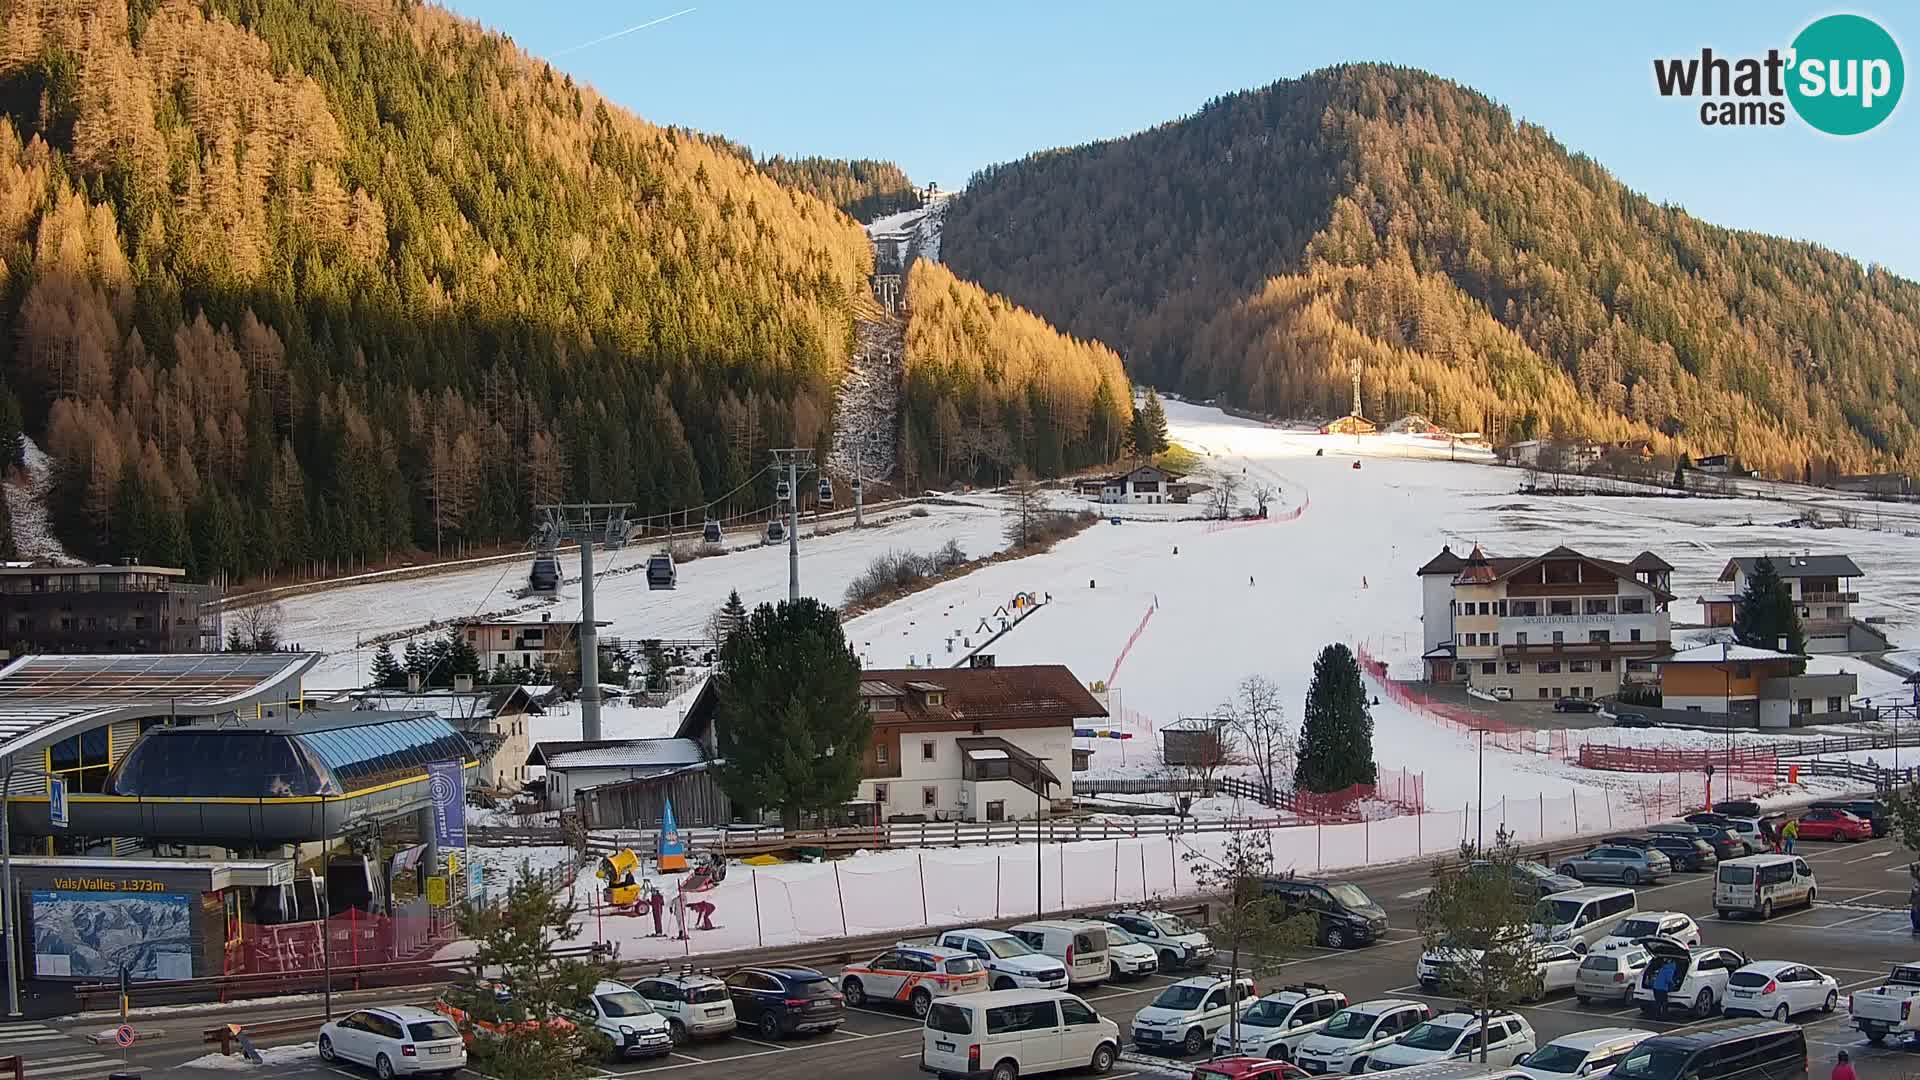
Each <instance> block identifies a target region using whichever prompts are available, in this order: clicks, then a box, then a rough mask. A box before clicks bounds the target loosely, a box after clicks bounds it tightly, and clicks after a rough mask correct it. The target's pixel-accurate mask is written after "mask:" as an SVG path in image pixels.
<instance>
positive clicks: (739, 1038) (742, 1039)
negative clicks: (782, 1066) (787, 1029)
mask: <svg viewBox="0 0 1920 1080" xmlns="http://www.w3.org/2000/svg"><path fill="white" fill-rule="evenodd" d="M733 1041H734V1042H743V1043H750V1044H752V1045H754V1046H764V1047H767V1048H768V1049H771V1050H786V1049H789V1048H788V1047H785V1046H781V1045H779V1044H777V1043H770V1042H761V1041H760V1040H759V1039H749V1038H747V1037H746V1036H745V1035H735V1036H733Z"/></svg>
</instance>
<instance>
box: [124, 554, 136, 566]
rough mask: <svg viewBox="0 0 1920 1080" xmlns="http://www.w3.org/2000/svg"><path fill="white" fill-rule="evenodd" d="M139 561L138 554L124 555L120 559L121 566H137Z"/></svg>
mask: <svg viewBox="0 0 1920 1080" xmlns="http://www.w3.org/2000/svg"><path fill="white" fill-rule="evenodd" d="M139 562H140V556H138V555H124V556H122V557H121V559H120V565H121V566H137V565H139Z"/></svg>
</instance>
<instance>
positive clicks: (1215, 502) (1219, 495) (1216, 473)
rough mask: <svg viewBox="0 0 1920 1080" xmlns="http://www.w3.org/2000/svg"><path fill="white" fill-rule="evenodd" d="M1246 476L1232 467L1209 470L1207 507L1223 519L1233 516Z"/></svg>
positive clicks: (1215, 515)
mask: <svg viewBox="0 0 1920 1080" xmlns="http://www.w3.org/2000/svg"><path fill="white" fill-rule="evenodd" d="M1245 480H1246V476H1245V475H1244V474H1242V473H1237V472H1234V471H1233V470H1232V469H1224V468H1222V469H1210V470H1208V472H1207V479H1206V482H1207V485H1208V488H1209V490H1208V491H1207V508H1208V510H1209V511H1211V513H1212V515H1213V516H1214V517H1216V518H1220V519H1222V520H1224V519H1226V518H1230V517H1232V516H1233V508H1234V503H1235V501H1236V500H1237V499H1238V498H1239V496H1240V485H1241V484H1242V483H1244V482H1245Z"/></svg>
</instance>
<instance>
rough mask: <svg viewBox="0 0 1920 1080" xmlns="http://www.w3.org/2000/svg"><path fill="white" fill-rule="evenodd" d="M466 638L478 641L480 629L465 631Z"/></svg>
mask: <svg viewBox="0 0 1920 1080" xmlns="http://www.w3.org/2000/svg"><path fill="white" fill-rule="evenodd" d="M467 640H468V641H479V640H480V631H478V630H469V631H467Z"/></svg>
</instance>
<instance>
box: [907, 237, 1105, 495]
mask: <svg viewBox="0 0 1920 1080" xmlns="http://www.w3.org/2000/svg"><path fill="white" fill-rule="evenodd" d="M907 307H908V309H909V310H910V312H911V314H910V316H909V318H908V320H907V339H906V358H905V365H906V371H905V380H904V386H903V389H902V395H901V397H902V401H901V404H902V406H903V409H904V412H905V417H904V420H903V421H902V426H903V427H904V429H905V430H904V434H903V436H902V439H903V445H904V449H905V455H904V457H905V462H906V468H907V470H908V472H909V474H910V475H916V476H921V477H934V476H970V477H974V478H977V479H980V480H983V481H986V482H989V483H1004V482H1005V481H1007V480H1010V479H1012V478H1013V477H1014V474H1015V472H1016V469H1017V468H1018V467H1019V466H1022V465H1025V466H1027V467H1028V468H1030V469H1031V470H1033V471H1034V472H1036V473H1039V474H1041V475H1054V474H1057V473H1060V472H1064V471H1067V470H1070V469H1079V468H1084V467H1086V466H1088V465H1095V464H1099V463H1101V462H1106V461H1112V460H1113V459H1114V458H1116V457H1118V456H1119V454H1120V450H1121V446H1122V443H1123V441H1124V439H1125V436H1126V432H1127V425H1128V424H1129V423H1131V422H1132V420H1133V390H1132V387H1131V386H1130V385H1129V384H1128V382H1127V376H1126V373H1125V371H1123V370H1122V369H1121V365H1120V357H1119V356H1117V355H1115V354H1114V352H1113V350H1111V349H1109V348H1107V347H1106V346H1105V345H1102V344H1100V343H1099V342H1089V341H1076V340H1074V339H1072V338H1070V337H1067V336H1066V335H1064V334H1062V333H1060V332H1059V331H1057V330H1055V329H1054V328H1053V327H1051V326H1049V325H1047V323H1046V321H1045V320H1043V319H1041V318H1039V317H1038V316H1036V315H1034V314H1033V313H1032V312H1029V311H1025V310H1023V309H1021V308H1019V307H1016V306H1014V305H1013V304H1010V303H1008V302H1007V301H1006V300H1004V299H1003V298H1001V297H998V296H993V295H990V294H988V293H987V292H986V291H985V290H983V289H981V288H980V287H979V286H977V285H973V284H971V283H969V282H965V281H961V280H960V279H959V278H957V277H954V276H953V272H952V271H950V270H948V269H947V268H946V267H945V266H943V265H941V264H940V263H938V262H936V261H934V260H932V259H919V260H917V261H915V262H914V264H913V267H912V269H911V270H910V271H909V272H908V274H907Z"/></svg>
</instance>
